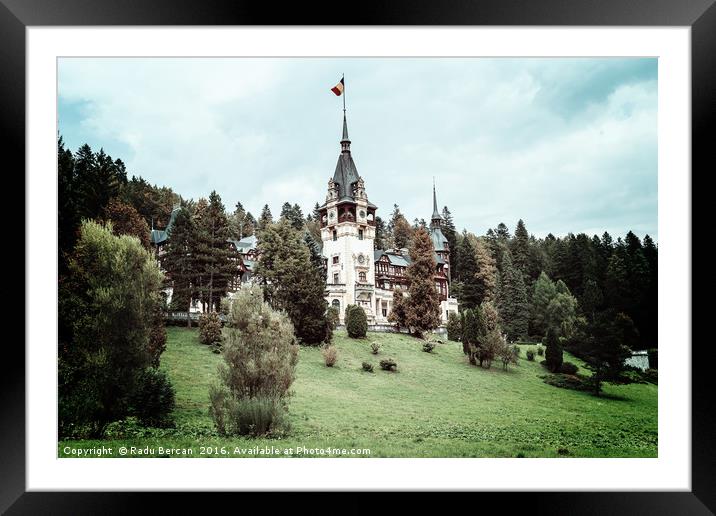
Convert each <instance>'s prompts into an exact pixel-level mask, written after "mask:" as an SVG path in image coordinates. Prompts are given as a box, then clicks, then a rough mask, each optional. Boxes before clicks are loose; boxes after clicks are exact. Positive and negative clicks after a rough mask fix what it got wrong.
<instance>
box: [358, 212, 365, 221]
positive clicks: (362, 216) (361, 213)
mask: <svg viewBox="0 0 716 516" xmlns="http://www.w3.org/2000/svg"><path fill="white" fill-rule="evenodd" d="M359 215H360V217H361V218H362V219H364V218H365V212H364V211H363V210H361V211H360V213H359Z"/></svg>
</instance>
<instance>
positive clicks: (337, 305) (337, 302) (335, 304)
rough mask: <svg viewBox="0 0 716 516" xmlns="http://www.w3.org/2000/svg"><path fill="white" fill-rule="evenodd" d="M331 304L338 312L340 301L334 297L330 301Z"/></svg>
mask: <svg viewBox="0 0 716 516" xmlns="http://www.w3.org/2000/svg"><path fill="white" fill-rule="evenodd" d="M331 306H332V307H333V308H335V309H336V310H338V312H339V313H340V311H341V302H340V301H338V300H337V299H334V300H333V301H331Z"/></svg>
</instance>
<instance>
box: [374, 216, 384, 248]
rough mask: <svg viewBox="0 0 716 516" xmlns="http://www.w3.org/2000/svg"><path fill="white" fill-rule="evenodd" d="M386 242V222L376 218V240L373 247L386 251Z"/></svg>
mask: <svg viewBox="0 0 716 516" xmlns="http://www.w3.org/2000/svg"><path fill="white" fill-rule="evenodd" d="M385 244H386V242H385V221H384V220H383V219H382V218H380V217H376V218H375V239H374V240H373V245H374V247H375V249H385V248H386V245H385Z"/></svg>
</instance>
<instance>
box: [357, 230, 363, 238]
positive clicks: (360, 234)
mask: <svg viewBox="0 0 716 516" xmlns="http://www.w3.org/2000/svg"><path fill="white" fill-rule="evenodd" d="M358 240H363V230H362V229H359V230H358Z"/></svg>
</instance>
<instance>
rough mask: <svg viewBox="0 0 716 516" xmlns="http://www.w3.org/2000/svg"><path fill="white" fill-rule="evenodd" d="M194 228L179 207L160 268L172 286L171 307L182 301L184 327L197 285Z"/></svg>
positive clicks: (187, 213)
mask: <svg viewBox="0 0 716 516" xmlns="http://www.w3.org/2000/svg"><path fill="white" fill-rule="evenodd" d="M195 246H196V227H195V225H194V219H193V218H192V217H191V214H190V213H189V210H188V209H187V208H186V207H182V208H181V209H180V210H179V211H178V212H177V215H176V218H175V219H174V224H173V225H172V227H171V229H170V231H169V238H168V239H167V243H166V244H165V246H164V251H165V252H164V255H163V256H162V267H163V268H164V270H166V272H167V275H168V276H169V280H170V281H171V284H172V304H174V305H176V300H178V299H181V300H183V301H184V306H183V307H182V308H181V309H182V310H186V312H187V327H189V328H191V317H190V316H189V310H190V308H191V301H192V298H193V297H194V295H195V292H194V287H195V285H197V283H198V278H197V276H198V265H199V264H198V263H197V262H196V254H195Z"/></svg>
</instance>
